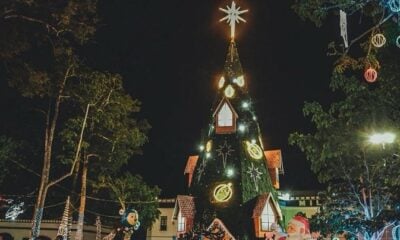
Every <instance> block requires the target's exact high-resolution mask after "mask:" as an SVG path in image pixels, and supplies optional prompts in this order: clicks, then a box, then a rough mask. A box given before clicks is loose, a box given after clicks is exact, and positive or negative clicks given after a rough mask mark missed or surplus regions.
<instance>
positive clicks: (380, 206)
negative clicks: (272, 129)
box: [289, 0, 400, 237]
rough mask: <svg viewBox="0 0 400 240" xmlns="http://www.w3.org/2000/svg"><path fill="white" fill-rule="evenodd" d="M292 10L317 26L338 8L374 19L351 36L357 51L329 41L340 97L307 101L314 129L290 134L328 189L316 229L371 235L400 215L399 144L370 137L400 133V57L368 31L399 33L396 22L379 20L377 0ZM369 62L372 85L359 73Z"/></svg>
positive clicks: (301, 4) (304, 4)
mask: <svg viewBox="0 0 400 240" xmlns="http://www.w3.org/2000/svg"><path fill="white" fill-rule="evenodd" d="M294 8H295V10H296V12H297V13H298V14H299V15H300V16H301V17H302V18H305V19H310V20H312V21H313V22H315V23H316V24H317V25H318V26H319V25H321V24H322V23H323V22H324V21H326V20H327V17H328V14H329V12H334V11H335V10H338V9H344V10H346V11H347V12H348V13H350V15H352V14H355V13H357V14H361V15H363V17H365V18H369V21H370V22H372V23H375V24H377V25H373V27H372V28H371V29H369V30H367V31H366V32H364V33H363V34H361V35H360V36H359V37H357V38H354V39H353V40H352V41H351V44H353V43H356V42H359V43H360V46H359V48H358V49H357V48H356V49H354V48H353V49H351V50H350V49H343V48H342V50H343V51H339V50H337V47H338V45H337V44H335V43H332V44H331V45H330V47H331V48H335V49H336V50H337V51H334V52H335V53H336V54H335V55H336V56H337V57H338V60H337V62H336V63H335V66H334V70H333V74H332V78H331V84H330V87H331V89H332V91H335V92H336V93H337V94H338V96H339V97H340V100H338V101H336V102H334V103H332V104H331V105H330V106H328V107H325V106H322V105H321V104H320V103H317V102H308V103H306V104H305V106H304V108H303V112H304V115H305V116H307V117H310V119H311V122H312V123H313V124H314V126H315V131H314V132H313V133H306V134H304V133H293V134H291V136H290V138H289V142H290V143H291V144H295V145H297V146H298V147H299V148H300V149H301V150H302V151H303V152H304V153H305V154H306V157H307V159H308V160H309V161H310V162H311V167H312V170H313V171H314V172H315V173H317V174H318V178H319V180H320V181H321V182H325V183H327V184H328V186H329V187H328V189H327V191H326V193H325V196H324V199H325V202H324V204H323V207H322V211H321V213H320V214H318V215H317V216H315V217H314V218H313V219H312V221H311V225H312V227H313V228H314V230H320V231H321V232H322V233H324V234H332V233H333V234H335V233H346V234H347V235H348V237H355V236H356V234H358V233H361V234H363V235H364V236H373V234H376V233H377V232H379V230H380V229H382V228H384V227H385V226H387V224H388V223H391V222H393V221H396V220H398V219H399V215H398V214H399V212H398V211H396V208H397V204H398V203H399V201H400V196H399V194H398V192H399V189H400V181H399V179H398V176H399V174H400V170H399V169H400V161H399V159H398V153H399V150H400V146H399V141H396V142H395V143H394V144H391V145H385V146H382V145H379V146H374V145H372V144H370V143H369V142H368V137H369V135H370V134H372V133H374V132H386V131H391V132H394V133H397V135H398V134H399V133H400V132H399V129H400V125H399V120H400V111H399V110H400V109H399V107H398V102H399V101H400V89H399V84H400V74H399V73H398V70H397V69H399V67H400V61H399V57H398V49H397V48H396V47H395V46H394V45H389V46H386V47H384V48H382V49H380V50H379V51H378V49H377V48H373V47H372V46H371V43H370V38H368V37H366V36H367V34H368V33H371V35H372V34H374V33H376V32H377V29H378V27H381V31H384V32H385V33H386V32H387V33H388V35H389V34H394V32H393V31H392V30H391V29H393V26H394V25H395V24H394V22H393V21H387V22H385V21H382V19H383V18H384V17H386V15H385V14H386V13H387V9H385V6H384V5H382V4H381V2H380V1H367V2H366V1H348V0H342V1H318V0H317V1H297V2H296V5H295V6H294ZM388 14H389V16H390V13H388ZM388 19H389V18H388ZM360 26H361V27H365V24H364V25H360ZM385 35H386V34H385ZM389 36H392V35H389ZM387 37H388V36H387ZM378 59H379V61H378ZM367 66H374V67H376V68H377V69H380V71H379V78H378V82H377V83H374V84H367V83H366V82H364V81H363V80H362V79H361V76H360V75H361V74H360V72H359V71H360V70H361V71H362V70H363V69H364V68H365V67H367Z"/></svg>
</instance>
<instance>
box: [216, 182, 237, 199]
mask: <svg viewBox="0 0 400 240" xmlns="http://www.w3.org/2000/svg"><path fill="white" fill-rule="evenodd" d="M232 194H233V191H232V183H228V184H220V185H218V186H216V187H215V189H214V199H215V200H216V201H217V202H227V201H229V199H231V197H232Z"/></svg>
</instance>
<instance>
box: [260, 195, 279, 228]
mask: <svg viewBox="0 0 400 240" xmlns="http://www.w3.org/2000/svg"><path fill="white" fill-rule="evenodd" d="M273 223H276V217H275V214H274V210H273V209H272V205H271V202H270V201H268V203H267V204H266V205H265V207H264V210H263V212H262V214H261V230H262V231H271V225H272V224H273Z"/></svg>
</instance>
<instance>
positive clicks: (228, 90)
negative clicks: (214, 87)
mask: <svg viewBox="0 0 400 240" xmlns="http://www.w3.org/2000/svg"><path fill="white" fill-rule="evenodd" d="M224 93H225V96H226V97H228V98H232V97H233V96H234V95H235V89H234V88H233V87H232V86H231V85H228V86H227V87H226V88H225V91H224Z"/></svg>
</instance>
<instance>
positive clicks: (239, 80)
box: [233, 75, 244, 87]
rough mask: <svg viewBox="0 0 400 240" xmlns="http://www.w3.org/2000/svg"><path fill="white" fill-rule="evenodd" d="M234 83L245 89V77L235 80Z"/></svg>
mask: <svg viewBox="0 0 400 240" xmlns="http://www.w3.org/2000/svg"><path fill="white" fill-rule="evenodd" d="M233 82H234V83H236V84H237V85H238V86H239V87H243V86H244V77H243V75H242V76H240V77H237V78H235V79H233Z"/></svg>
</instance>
